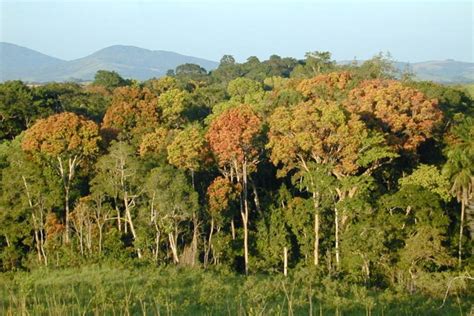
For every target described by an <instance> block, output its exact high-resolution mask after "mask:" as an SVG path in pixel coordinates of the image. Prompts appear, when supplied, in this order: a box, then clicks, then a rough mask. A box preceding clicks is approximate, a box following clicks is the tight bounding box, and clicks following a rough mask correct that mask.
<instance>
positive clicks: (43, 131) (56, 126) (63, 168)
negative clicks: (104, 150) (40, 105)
mask: <svg viewBox="0 0 474 316" xmlns="http://www.w3.org/2000/svg"><path fill="white" fill-rule="evenodd" d="M99 142H100V136H99V127H98V126H97V124H96V123H94V122H93V121H90V120H87V119H86V118H84V117H82V116H79V115H76V114H73V113H68V112H65V113H60V114H56V115H52V116H50V117H48V118H46V119H41V120H38V121H37V122H36V123H35V124H34V125H33V126H32V127H31V128H29V129H28V130H27V131H26V133H25V136H24V138H23V141H22V148H23V150H24V151H26V152H29V153H32V154H33V155H35V156H36V157H37V158H39V159H40V161H43V162H46V163H49V164H51V165H52V166H53V167H54V168H55V169H56V170H57V172H58V175H59V176H60V177H61V180H62V184H63V188H64V207H65V225H66V241H68V240H69V229H70V228H69V207H70V201H69V197H70V193H71V189H72V186H73V181H74V179H75V175H76V170H77V168H78V167H79V166H81V165H82V166H85V165H87V164H88V163H90V161H91V159H93V158H95V157H96V156H97V154H98V153H99Z"/></svg>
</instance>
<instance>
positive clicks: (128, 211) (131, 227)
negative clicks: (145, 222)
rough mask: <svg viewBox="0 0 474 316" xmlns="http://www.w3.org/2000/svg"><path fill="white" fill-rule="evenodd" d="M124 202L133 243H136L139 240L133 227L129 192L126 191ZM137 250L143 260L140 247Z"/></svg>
mask: <svg viewBox="0 0 474 316" xmlns="http://www.w3.org/2000/svg"><path fill="white" fill-rule="evenodd" d="M123 202H124V204H125V215H126V216H127V222H128V224H129V226H130V231H131V232H132V237H133V241H134V242H135V241H136V240H137V233H136V231H135V227H134V225H133V221H132V215H131V213H130V201H129V199H128V192H126V191H125V192H124V196H123ZM136 248H137V255H138V258H139V259H141V258H142V253H141V251H140V248H138V247H136Z"/></svg>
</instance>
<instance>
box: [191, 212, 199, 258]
mask: <svg viewBox="0 0 474 316" xmlns="http://www.w3.org/2000/svg"><path fill="white" fill-rule="evenodd" d="M198 229H199V225H198V221H197V216H196V213H195V212H193V240H192V244H191V251H192V260H191V266H193V267H194V265H195V264H196V256H197V251H198Z"/></svg>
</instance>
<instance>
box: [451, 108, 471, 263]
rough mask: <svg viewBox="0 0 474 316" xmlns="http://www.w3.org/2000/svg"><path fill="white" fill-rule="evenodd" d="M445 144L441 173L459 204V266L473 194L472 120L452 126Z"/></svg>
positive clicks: (467, 119) (468, 119) (465, 120)
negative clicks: (444, 159) (446, 145)
mask: <svg viewBox="0 0 474 316" xmlns="http://www.w3.org/2000/svg"><path fill="white" fill-rule="evenodd" d="M447 143H448V147H447V148H446V151H445V154H446V157H447V161H446V164H445V165H444V170H443V171H444V174H445V175H446V176H447V177H448V179H449V181H450V183H451V190H450V192H451V194H452V195H453V196H455V197H456V199H457V201H458V202H460V203H461V214H460V223H459V226H460V227H459V247H458V260H459V266H461V263H462V239H463V230H464V217H465V209H466V205H468V204H469V203H470V202H471V201H472V199H473V192H474V190H473V187H474V176H473V174H474V163H473V162H474V119H472V118H471V117H468V118H466V119H464V120H462V121H461V122H459V123H458V124H456V125H453V127H452V128H451V131H450V133H449V135H448V137H447ZM471 233H472V232H471Z"/></svg>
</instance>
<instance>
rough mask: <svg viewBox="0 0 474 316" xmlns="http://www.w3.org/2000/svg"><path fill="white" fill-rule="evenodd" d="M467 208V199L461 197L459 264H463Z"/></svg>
mask: <svg viewBox="0 0 474 316" xmlns="http://www.w3.org/2000/svg"><path fill="white" fill-rule="evenodd" d="M465 208H466V199H465V198H464V196H463V198H462V199H461V224H460V226H461V227H459V249H458V257H459V266H461V264H462V235H463V229H464V212H465Z"/></svg>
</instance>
